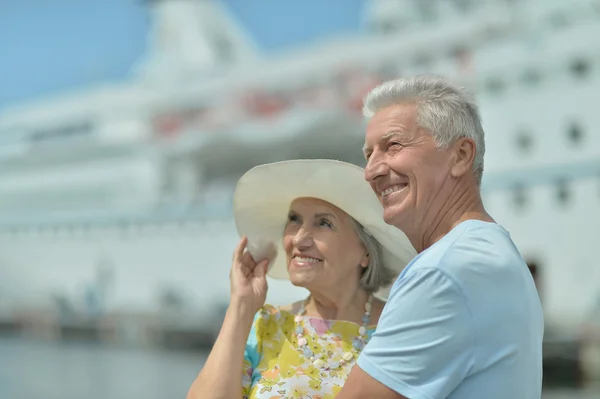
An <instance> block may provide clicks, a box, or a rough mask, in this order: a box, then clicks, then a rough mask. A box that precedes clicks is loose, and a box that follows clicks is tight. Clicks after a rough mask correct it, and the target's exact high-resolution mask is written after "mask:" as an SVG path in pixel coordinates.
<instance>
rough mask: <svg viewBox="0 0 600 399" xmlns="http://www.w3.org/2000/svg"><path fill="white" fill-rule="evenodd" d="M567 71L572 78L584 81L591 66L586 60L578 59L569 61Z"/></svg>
mask: <svg viewBox="0 0 600 399" xmlns="http://www.w3.org/2000/svg"><path fill="white" fill-rule="evenodd" d="M569 69H570V71H571V74H573V76H574V77H576V78H577V79H584V78H587V77H588V76H589V74H590V70H591V65H590V62H589V61H588V60H585V59H583V58H578V59H575V60H573V61H571V64H570V66H569Z"/></svg>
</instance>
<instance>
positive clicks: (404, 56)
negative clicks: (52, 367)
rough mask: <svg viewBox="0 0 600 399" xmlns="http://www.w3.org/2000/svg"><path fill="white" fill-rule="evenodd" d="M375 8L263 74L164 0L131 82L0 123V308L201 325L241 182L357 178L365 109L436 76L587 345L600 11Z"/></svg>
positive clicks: (221, 282)
mask: <svg viewBox="0 0 600 399" xmlns="http://www.w3.org/2000/svg"><path fill="white" fill-rule="evenodd" d="M365 4H366V6H365V9H364V13H363V14H364V15H363V17H364V29H363V30H362V31H360V32H356V33H355V34H352V35H350V34H347V35H343V36H339V37H336V38H332V39H327V40H323V41H321V42H318V43H312V44H308V45H306V46H302V47H295V48H293V49H290V50H286V51H284V52H280V53H277V54H274V55H272V56H269V57H264V56H261V55H260V54H259V52H258V51H256V46H255V44H254V42H253V38H252V37H251V35H249V34H248V33H247V32H245V30H244V28H243V27H241V26H240V25H239V24H238V23H236V22H234V20H233V19H232V18H231V17H230V14H229V13H228V12H227V9H226V8H224V7H223V6H222V4H221V3H219V2H212V1H197V2H191V1H183V0H171V1H167V0H163V1H155V2H152V3H151V6H152V7H153V14H152V15H153V24H152V30H151V31H150V32H149V35H148V52H147V54H145V55H144V56H143V57H142V58H141V60H140V62H139V64H138V65H136V66H135V78H133V79H132V80H131V81H130V82H128V83H126V84H113V85H102V86H93V87H82V88H81V89H80V90H78V91H76V92H71V93H65V94H64V95H60V96H55V97H52V98H46V99H43V100H38V101H31V102H28V103H23V104H20V105H15V106H11V107H7V108H5V109H2V110H0V140H1V141H0V165H1V166H0V303H1V304H4V305H3V306H4V307H5V308H6V309H14V308H15V307H27V308H35V307H36V306H47V304H48V303H50V302H49V299H50V298H56V297H57V296H58V297H60V298H62V301H63V302H64V301H67V302H69V303H71V306H74V307H76V308H77V307H79V308H82V309H84V308H86V306H87V308H90V307H91V306H92V304H91V303H96V304H97V305H98V306H101V308H102V310H103V311H105V312H122V311H127V312H129V311H133V312H153V311H155V310H156V309H159V308H160V307H161V306H163V305H164V304H165V302H168V300H167V299H165V298H172V297H173V296H175V297H177V298H178V299H177V300H178V301H179V302H181V303H184V304H185V306H187V307H188V308H189V309H192V310H193V311H194V312H210V311H211V308H212V307H214V306H213V305H214V304H218V303H225V302H226V301H227V296H228V269H229V266H230V259H231V252H232V250H233V248H234V246H235V243H236V241H237V236H236V233H235V229H234V226H233V222H232V218H231V194H232V191H233V186H234V184H235V181H236V179H237V178H238V177H239V176H240V175H241V174H242V173H243V172H244V171H246V170H247V169H248V168H250V167H251V166H253V165H256V164H260V163H264V162H269V161H275V160H282V159H288V158H301V157H310V158H318V157H327V158H337V159H342V160H346V161H350V162H354V163H357V164H359V165H363V160H362V156H361V152H360V148H361V146H362V140H363V129H364V124H363V122H362V119H361V115H360V107H361V99H362V97H363V95H364V94H365V92H366V91H367V90H368V89H370V88H371V87H373V85H375V84H377V83H378V82H381V81H383V80H386V79H389V78H393V77H396V76H404V75H410V74H414V73H422V72H434V73H440V74H444V75H447V76H452V77H454V78H456V79H458V80H460V81H462V82H463V83H464V84H465V85H468V86H469V87H470V88H472V89H473V90H474V91H475V93H476V95H477V97H478V101H479V104H480V106H481V110H482V114H483V121H484V127H485V129H486V135H487V137H486V146H487V153H486V158H485V166H486V167H485V169H486V170H485V174H484V179H483V186H482V190H483V193H484V199H485V203H486V205H487V207H488V209H489V211H490V212H491V214H492V215H493V216H494V217H495V218H496V219H497V220H498V221H499V222H500V223H501V224H503V225H504V226H505V227H506V228H507V229H508V230H509V231H510V233H511V235H512V237H513V238H514V240H515V241H516V243H517V245H518V246H519V248H520V250H521V252H522V253H523V255H524V257H525V258H526V260H527V261H528V262H530V264H531V266H532V269H535V272H536V277H537V280H538V283H539V290H540V295H541V297H542V301H543V305H544V309H545V312H546V318H547V321H548V323H549V324H550V325H554V324H556V325H561V326H563V327H567V328H571V329H573V330H577V329H578V328H579V326H580V325H581V323H582V322H584V321H586V320H588V318H589V317H590V315H591V313H592V312H593V309H594V308H595V306H597V303H598V301H599V300H600V263H599V261H598V259H597V254H596V251H595V249H594V248H593V247H594V245H595V243H596V242H597V240H598V238H599V237H600V130H599V129H600V112H598V110H597V107H598V104H600V96H599V94H598V93H599V92H600V40H599V38H600V1H597V0H570V1H569V2H565V1H559V0H521V1H519V0H513V1H508V0H505V1H500V0H497V1H489V0H488V1H481V0H480V1H469V0H462V1H459V0H456V1H435V0H430V1H400V0H398V1H394V0H379V1H376V0H371V1H366V2H365ZM88 286H95V287H96V291H95V292H96V293H97V292H99V291H102V290H99V287H103V289H104V290H105V291H102V293H103V295H104V296H103V300H102V301H101V302H93V301H91V300H89V298H88V300H87V302H86V300H85V298H86V296H85V295H84V292H85V287H88ZM269 295H270V300H271V301H272V302H275V303H280V302H286V301H289V300H292V299H296V298H298V297H299V296H300V295H304V292H303V291H302V290H300V289H294V290H291V289H290V288H289V284H288V283H281V282H272V289H271V291H270V293H269ZM507 295H510V292H507ZM56 302H57V300H55V303H56ZM58 302H60V301H58ZM88 310H89V309H88Z"/></svg>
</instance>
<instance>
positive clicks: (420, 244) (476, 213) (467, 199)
mask: <svg viewBox="0 0 600 399" xmlns="http://www.w3.org/2000/svg"><path fill="white" fill-rule="evenodd" d="M466 220H482V221H486V222H494V219H492V217H491V216H490V215H489V214H488V213H487V212H486V210H485V208H484V206H483V202H482V200H481V194H480V193H479V187H477V186H471V187H468V188H465V187H464V186H460V185H458V186H456V187H454V190H453V191H452V193H451V195H450V196H449V197H448V200H447V201H446V202H444V204H443V205H442V206H441V207H440V208H439V210H438V212H437V213H436V214H435V216H434V218H433V220H432V223H428V224H427V226H424V229H423V230H422V234H420V235H419V236H418V240H417V242H416V243H414V242H413V245H415V244H416V245H415V249H416V250H417V252H422V251H424V250H426V249H427V248H429V247H431V246H432V245H433V244H435V243H436V242H437V241H439V240H440V239H441V238H442V237H444V236H445V235H446V234H448V233H449V232H450V231H451V230H452V229H453V228H454V227H456V226H458V225H459V224H460V223H462V222H464V221H466Z"/></svg>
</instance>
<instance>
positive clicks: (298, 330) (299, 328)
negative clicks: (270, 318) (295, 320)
mask: <svg viewBox="0 0 600 399" xmlns="http://www.w3.org/2000/svg"><path fill="white" fill-rule="evenodd" d="M302 333H304V328H302V327H301V326H298V327H296V334H302Z"/></svg>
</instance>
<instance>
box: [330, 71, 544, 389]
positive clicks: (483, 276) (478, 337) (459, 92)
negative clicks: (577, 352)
mask: <svg viewBox="0 0 600 399" xmlns="http://www.w3.org/2000/svg"><path fill="white" fill-rule="evenodd" d="M364 114H365V116H366V118H368V126H367V133H366V140H365V146H364V153H365V157H366V159H367V166H366V169H365V178H366V180H367V181H368V182H369V184H370V185H371V187H372V188H373V190H374V191H375V193H376V194H377V196H378V197H379V199H380V201H381V203H382V204H383V208H384V212H383V217H384V219H385V221H386V222H387V223H388V224H391V225H394V226H396V227H397V228H399V229H401V230H403V231H404V232H405V233H406V235H407V236H408V238H409V239H410V241H411V242H412V244H413V246H414V247H415V249H416V250H417V252H418V253H419V254H418V255H417V257H416V258H415V259H414V260H413V261H412V262H411V263H409V265H408V266H407V267H406V268H405V269H404V271H403V272H402V274H401V275H400V276H399V277H398V279H397V280H396V282H395V284H394V286H393V288H392V290H391V293H390V296H389V301H388V303H387V304H386V306H385V309H384V311H383V314H382V316H381V318H380V320H379V325H378V328H377V331H376V333H375V334H374V335H373V338H372V340H371V341H370V342H369V343H368V344H367V346H366V348H365V349H364V351H363V353H362V354H361V356H360V357H359V359H358V362H357V366H355V367H354V368H353V370H352V372H351V374H350V376H349V377H348V380H347V382H346V384H345V385H344V388H343V389H342V391H341V392H340V394H339V395H338V396H337V397H336V398H337V399H353V398H361V399H362V398H379V399H386V398H389V399H391V398H409V399H441V398H457V399H458V398H460V399H482V398H485V399H507V398H510V399H533V398H540V397H541V385H542V336H543V331H544V321H543V314H542V308H541V305H540V301H539V297H538V294H537V291H536V288H535V285H534V282H533V279H532V276H531V274H530V273H529V271H528V269H527V266H526V264H525V262H524V261H523V259H522V257H521V255H520V254H519V251H518V250H517V248H516V247H515V244H514V243H513V241H512V240H511V238H510V235H509V233H508V232H507V231H506V230H505V229H504V228H502V227H501V226H500V225H498V224H496V223H495V222H494V220H493V219H492V217H491V216H490V215H489V214H488V213H487V212H486V210H485V209H484V207H483V204H482V200H481V196H480V190H479V186H480V182H481V176H482V173H483V155H484V151H485V145H484V132H483V128H482V126H481V120H480V116H479V112H478V109H477V106H476V105H475V103H474V101H473V100H472V99H471V97H470V96H469V95H468V93H467V92H465V91H464V90H463V89H462V88H459V87H457V86H455V85H453V84H451V83H450V82H448V81H446V80H444V79H443V78H439V77H434V76H417V77H413V78H409V79H399V80H395V81H391V82H387V83H384V84H382V85H380V86H379V87H377V88H375V89H374V90H373V91H371V93H369V95H368V96H367V98H366V100H365V104H364Z"/></svg>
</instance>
